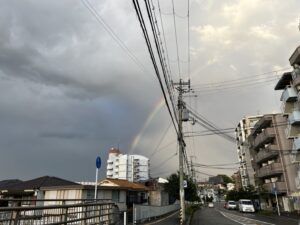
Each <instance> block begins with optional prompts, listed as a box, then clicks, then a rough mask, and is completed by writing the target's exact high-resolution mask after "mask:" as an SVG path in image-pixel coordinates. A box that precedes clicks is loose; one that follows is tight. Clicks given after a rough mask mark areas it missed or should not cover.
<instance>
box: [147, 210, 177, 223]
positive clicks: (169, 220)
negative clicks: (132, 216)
mask: <svg viewBox="0 0 300 225" xmlns="http://www.w3.org/2000/svg"><path fill="white" fill-rule="evenodd" d="M179 222H180V221H179V211H177V212H175V213H172V214H170V215H169V216H167V217H165V218H162V219H159V220H156V221H152V222H149V223H144V225H177V224H179Z"/></svg>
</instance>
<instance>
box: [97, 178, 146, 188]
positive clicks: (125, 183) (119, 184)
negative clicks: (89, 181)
mask: <svg viewBox="0 0 300 225" xmlns="http://www.w3.org/2000/svg"><path fill="white" fill-rule="evenodd" d="M106 180H107V181H109V182H112V183H113V184H115V185H116V186H117V187H118V188H121V189H131V190H147V189H148V188H147V187H146V186H145V185H143V184H141V183H136V182H130V181H128V180H121V179H111V178H106V179H104V180H102V181H101V182H103V181H106ZM115 185H114V186H111V187H113V188H116V186H115ZM100 186H101V187H110V186H109V185H107V186H106V185H103V186H102V185H100Z"/></svg>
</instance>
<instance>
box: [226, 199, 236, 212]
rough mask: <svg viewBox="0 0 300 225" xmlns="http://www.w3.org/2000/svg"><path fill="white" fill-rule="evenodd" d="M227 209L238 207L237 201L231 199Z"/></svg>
mask: <svg viewBox="0 0 300 225" xmlns="http://www.w3.org/2000/svg"><path fill="white" fill-rule="evenodd" d="M226 209H234V210H235V209H237V205H236V202H235V201H232V200H229V201H228V202H227V204H226Z"/></svg>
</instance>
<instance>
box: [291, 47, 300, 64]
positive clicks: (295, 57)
mask: <svg viewBox="0 0 300 225" xmlns="http://www.w3.org/2000/svg"><path fill="white" fill-rule="evenodd" d="M289 60H290V64H291V66H294V65H295V64H297V65H299V66H300V46H298V47H297V48H296V50H295V51H294V53H293V54H292V56H291V57H290V59H289Z"/></svg>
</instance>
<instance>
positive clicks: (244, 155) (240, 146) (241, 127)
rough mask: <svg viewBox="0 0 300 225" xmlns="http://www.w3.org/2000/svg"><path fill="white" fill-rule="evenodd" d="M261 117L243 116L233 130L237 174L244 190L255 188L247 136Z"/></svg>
mask: <svg viewBox="0 0 300 225" xmlns="http://www.w3.org/2000/svg"><path fill="white" fill-rule="evenodd" d="M261 117H262V116H245V117H243V119H242V120H240V122H239V123H238V125H237V127H236V129H235V135H236V145H237V154H238V160H239V163H240V167H239V170H240V171H239V174H240V177H241V187H242V188H243V189H244V190H245V189H247V188H248V187H249V186H250V185H252V186H253V187H254V186H255V179H254V169H253V167H252V161H251V159H252V156H251V154H250V149H249V143H248V136H249V135H250V134H251V131H252V129H253V128H254V125H255V124H256V122H257V121H258V120H259V119H260V118H261Z"/></svg>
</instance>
